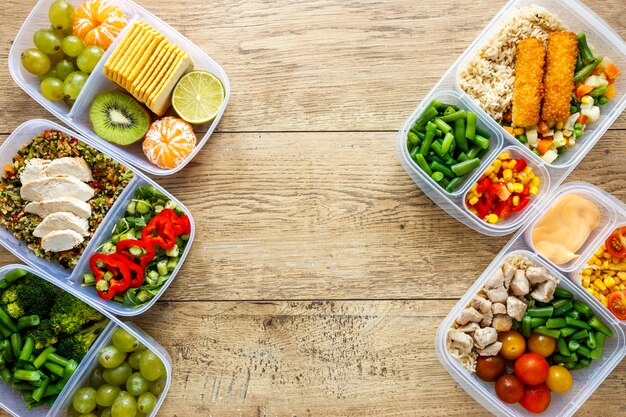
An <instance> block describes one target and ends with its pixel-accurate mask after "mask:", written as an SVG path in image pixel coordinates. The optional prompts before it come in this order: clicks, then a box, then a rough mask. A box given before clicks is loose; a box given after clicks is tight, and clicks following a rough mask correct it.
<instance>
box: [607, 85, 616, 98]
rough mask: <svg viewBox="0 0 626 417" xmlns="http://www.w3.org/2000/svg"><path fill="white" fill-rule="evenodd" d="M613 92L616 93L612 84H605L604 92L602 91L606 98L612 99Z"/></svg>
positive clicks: (613, 96)
mask: <svg viewBox="0 0 626 417" xmlns="http://www.w3.org/2000/svg"><path fill="white" fill-rule="evenodd" d="M615 93H617V89H616V88H615V86H614V85H613V84H609V85H607V86H606V93H604V95H605V96H606V98H608V99H609V100H613V99H614V98H615Z"/></svg>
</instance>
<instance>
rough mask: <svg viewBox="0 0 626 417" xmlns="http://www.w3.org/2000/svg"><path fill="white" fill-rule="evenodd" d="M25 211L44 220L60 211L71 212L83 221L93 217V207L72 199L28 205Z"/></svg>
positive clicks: (52, 200)
mask: <svg viewBox="0 0 626 417" xmlns="http://www.w3.org/2000/svg"><path fill="white" fill-rule="evenodd" d="M25 210H26V212H27V213H33V214H36V215H38V216H40V217H42V218H44V217H46V216H47V215H49V214H52V213H57V212H60V211H63V212H70V213H72V214H75V215H77V216H78V217H82V218H83V219H88V218H89V217H91V206H90V205H89V204H87V203H85V202H84V201H81V200H79V199H77V198H71V197H61V198H53V199H50V200H46V201H41V202H38V203H28V204H27V205H26V208H25Z"/></svg>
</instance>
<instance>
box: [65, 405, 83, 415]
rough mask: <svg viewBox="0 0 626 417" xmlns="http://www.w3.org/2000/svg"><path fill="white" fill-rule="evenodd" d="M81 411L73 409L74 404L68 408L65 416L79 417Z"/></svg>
mask: <svg viewBox="0 0 626 417" xmlns="http://www.w3.org/2000/svg"><path fill="white" fill-rule="evenodd" d="M80 415H81V413H79V412H78V411H76V410H75V409H74V406H71V407H70V409H69V410H67V417H80Z"/></svg>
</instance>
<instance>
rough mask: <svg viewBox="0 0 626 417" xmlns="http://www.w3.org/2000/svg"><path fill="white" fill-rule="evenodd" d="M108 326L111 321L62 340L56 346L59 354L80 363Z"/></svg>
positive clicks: (104, 321) (102, 321)
mask: <svg viewBox="0 0 626 417" xmlns="http://www.w3.org/2000/svg"><path fill="white" fill-rule="evenodd" d="M107 324H109V319H104V320H101V321H99V322H97V323H95V324H93V325H92V326H89V327H87V328H86V329H83V330H80V331H78V332H77V333H74V334H73V335H71V336H68V337H65V338H64V339H61V341H60V342H59V344H58V345H57V346H56V348H57V353H58V354H59V355H61V356H63V357H64V358H67V359H74V360H75V361H77V362H80V361H81V360H82V359H83V358H84V357H85V355H87V352H88V351H89V348H90V347H91V346H92V345H93V344H94V342H95V341H96V339H97V338H98V335H100V333H102V330H103V329H104V328H105V327H106V326H107Z"/></svg>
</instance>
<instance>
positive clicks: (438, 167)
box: [430, 161, 456, 179]
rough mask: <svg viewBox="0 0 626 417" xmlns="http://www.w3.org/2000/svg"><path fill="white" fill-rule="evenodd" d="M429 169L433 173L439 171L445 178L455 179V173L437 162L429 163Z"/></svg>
mask: <svg viewBox="0 0 626 417" xmlns="http://www.w3.org/2000/svg"><path fill="white" fill-rule="evenodd" d="M430 169H432V170H433V171H439V172H441V173H442V174H443V175H445V176H446V177H447V178H450V179H452V178H454V177H456V175H455V173H454V172H453V171H452V170H451V169H450V168H448V167H447V166H445V165H443V164H440V163H439V162H437V161H433V162H431V163H430Z"/></svg>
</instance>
